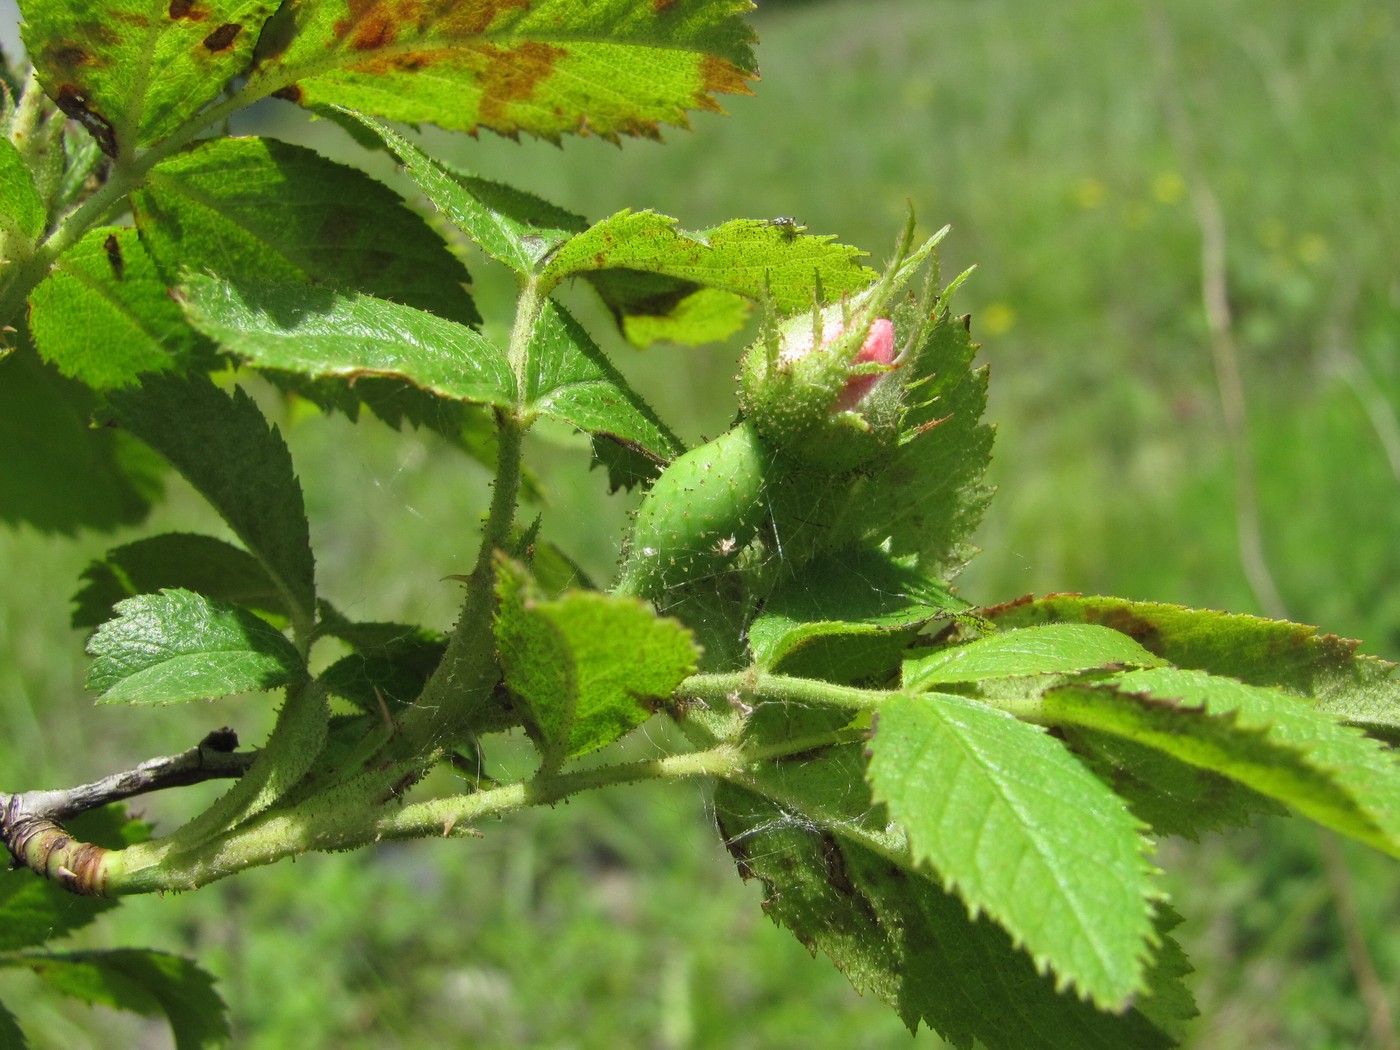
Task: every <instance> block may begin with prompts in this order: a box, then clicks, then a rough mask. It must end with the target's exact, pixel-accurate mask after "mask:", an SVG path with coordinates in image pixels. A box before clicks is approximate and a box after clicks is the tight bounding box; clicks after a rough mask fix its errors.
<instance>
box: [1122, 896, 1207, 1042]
mask: <svg viewBox="0 0 1400 1050" xmlns="http://www.w3.org/2000/svg"><path fill="white" fill-rule="evenodd" d="M1181 921H1182V919H1181V916H1180V915H1178V914H1177V913H1176V911H1175V910H1174V909H1173V908H1172V906H1171V905H1170V904H1165V903H1159V904H1158V905H1157V921H1156V926H1157V941H1158V945H1157V952H1156V955H1155V956H1154V957H1153V959H1152V965H1151V967H1150V968H1149V969H1148V971H1147V991H1146V992H1145V993H1144V994H1143V995H1141V996H1139V997H1138V998H1137V999H1135V1000H1134V1001H1133V1006H1134V1008H1135V1009H1136V1010H1137V1011H1138V1012H1139V1013H1141V1014H1142V1015H1143V1016H1144V1017H1146V1018H1147V1019H1148V1020H1149V1021H1150V1022H1152V1024H1153V1025H1154V1026H1156V1028H1157V1029H1158V1030H1160V1031H1162V1032H1165V1033H1166V1034H1167V1035H1168V1036H1169V1037H1170V1038H1171V1039H1172V1040H1173V1041H1174V1042H1185V1040H1186V1032H1187V1022H1188V1021H1190V1020H1191V1019H1192V1018H1194V1017H1198V1016H1200V1011H1199V1010H1197V1009H1196V997H1195V996H1194V995H1192V994H1191V989H1190V988H1188V987H1187V986H1186V982H1185V978H1186V977H1187V976H1188V975H1189V974H1191V973H1194V972H1195V967H1193V966H1192V965H1191V962H1190V960H1189V959H1187V957H1186V953H1185V952H1184V951H1182V949H1181V945H1180V944H1178V943H1177V942H1176V940H1175V938H1173V937H1172V936H1171V931H1172V930H1174V929H1176V928H1177V927H1178V926H1179V925H1181Z"/></svg>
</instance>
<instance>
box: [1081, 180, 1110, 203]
mask: <svg viewBox="0 0 1400 1050" xmlns="http://www.w3.org/2000/svg"><path fill="white" fill-rule="evenodd" d="M1107 197H1108V187H1107V186H1105V185H1104V184H1103V182H1102V181H1101V180H1099V179H1096V178H1094V177H1093V176H1092V175H1091V176H1088V177H1086V178H1083V179H1080V180H1079V185H1078V186H1076V187H1075V188H1074V199H1075V200H1076V201H1078V202H1079V206H1080V207H1081V208H1098V207H1100V206H1102V205H1103V202H1104V200H1105V199H1106V198H1107Z"/></svg>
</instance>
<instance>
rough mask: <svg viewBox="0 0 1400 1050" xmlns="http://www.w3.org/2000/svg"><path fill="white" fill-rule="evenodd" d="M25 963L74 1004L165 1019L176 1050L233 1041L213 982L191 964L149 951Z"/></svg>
mask: <svg viewBox="0 0 1400 1050" xmlns="http://www.w3.org/2000/svg"><path fill="white" fill-rule="evenodd" d="M22 961H23V962H26V963H28V964H29V965H30V966H31V967H32V968H33V970H34V972H35V973H37V974H38V975H39V976H40V977H42V978H43V979H44V980H45V981H46V982H47V983H48V984H49V985H50V986H52V987H53V988H55V989H57V990H58V991H60V992H62V993H63V994H64V995H68V996H71V997H72V998H74V999H79V1000H81V1001H83V1002H87V1003H96V1004H100V1005H102V1006H110V1007H112V1008H113V1009H116V1010H127V1011H130V1012H132V1013H136V1014H140V1015H141V1016H143V1017H160V1016H162V1015H164V1016H165V1018H166V1019H167V1020H169V1022H170V1030H171V1034H172V1035H174V1037H175V1047H176V1050H202V1048H204V1047H215V1046H220V1045H222V1044H223V1043H225V1042H226V1041H227V1040H228V1037H229V1029H228V1018H227V1016H226V1012H227V1008H226V1007H225V1006H224V1001H223V1000H222V999H221V998H220V997H219V994H218V993H217V992H216V991H214V978H213V977H211V976H210V975H209V974H208V973H206V972H205V971H204V970H202V969H200V968H199V967H198V966H197V965H196V964H195V963H193V962H191V961H190V960H188V959H182V958H180V957H179V956H177V955H169V954H167V953H165V952H158V951H153V950H151V949H146V948H117V949H114V950H111V951H91V952H68V953H64V954H53V955H43V956H35V957H32V958H29V959H24V960H22Z"/></svg>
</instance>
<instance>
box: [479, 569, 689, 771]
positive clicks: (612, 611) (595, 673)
mask: <svg viewBox="0 0 1400 1050" xmlns="http://www.w3.org/2000/svg"><path fill="white" fill-rule="evenodd" d="M496 590H497V595H498V598H499V606H498V610H497V613H496V625H495V630H496V644H497V647H498V649H499V651H500V657H501V667H502V670H503V672H504V675H505V684H506V687H507V688H509V689H510V690H511V692H512V693H513V694H514V695H515V696H516V697H517V698H518V699H519V701H520V703H521V705H522V707H523V708H524V710H525V712H526V715H527V718H528V724H529V725H530V727H531V729H532V731H533V733H534V735H535V736H536V739H537V741H538V742H539V745H540V748H541V751H542V752H543V753H544V754H545V756H546V760H551V759H553V760H561V759H564V758H570V757H573V756H575V755H582V754H585V753H587V752H589V751H594V750H597V749H598V748H600V747H604V746H606V745H607V744H610V743H612V742H613V741H614V740H616V739H618V738H619V737H621V736H622V735H623V734H624V733H626V732H628V731H629V730H631V729H632V728H634V727H635V726H638V725H641V724H642V722H644V721H646V720H647V719H648V718H650V717H651V715H652V713H653V712H654V710H655V708H656V706H657V705H658V704H659V703H660V702H661V701H663V700H665V699H666V698H667V697H669V696H670V695H671V692H672V691H673V690H674V689H675V688H676V686H677V685H679V684H680V683H681V681H682V680H683V679H684V678H686V677H687V676H689V675H691V674H693V673H694V671H695V664H696V660H697V658H698V655H699V654H698V653H697V651H696V648H695V642H694V639H693V638H692V636H691V634H690V632H689V631H687V630H686V629H685V628H684V627H682V626H681V625H680V624H679V623H677V622H676V621H675V620H670V619H665V618H662V617H659V616H657V615H656V612H655V611H654V610H653V609H652V608H651V607H650V606H649V605H647V604H646V603H645V602H642V601H639V600H637V599H634V598H617V597H613V596H611V595H605V594H599V593H596V592H592V591H574V592H570V593H566V594H564V595H563V596H562V597H560V598H556V599H546V598H543V597H542V596H541V595H540V594H539V593H538V591H537V590H536V588H535V586H534V583H533V581H532V580H531V579H530V577H529V575H528V573H526V572H525V570H524V569H523V568H521V567H520V566H518V565H516V564H515V563H513V562H509V561H506V560H500V561H498V563H497V587H496Z"/></svg>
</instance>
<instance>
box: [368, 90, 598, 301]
mask: <svg viewBox="0 0 1400 1050" xmlns="http://www.w3.org/2000/svg"><path fill="white" fill-rule="evenodd" d="M344 112H347V113H349V114H350V116H352V117H355V118H357V119H359V120H361V121H363V122H364V124H365V126H366V127H368V128H369V129H370V130H372V131H373V132H374V134H375V135H377V136H378V137H379V138H380V139H382V140H383V142H384V144H385V145H386V146H388V147H389V149H390V151H391V152H393V153H394V154H395V155H396V156H397V157H398V158H399V160H400V161H401V162H402V163H403V165H404V168H405V169H406V170H407V171H408V174H409V176H410V177H411V178H412V179H413V181H414V182H415V183H417V184H418V188H419V189H420V190H422V191H423V192H424V194H426V195H427V198H428V200H430V201H432V203H433V206H434V207H435V208H437V210H438V211H439V212H440V213H441V214H442V215H443V216H444V217H445V218H446V219H447V220H448V221H449V222H451V223H452V225H454V226H456V227H457V229H459V230H461V231H462V232H463V233H464V234H466V235H467V236H468V237H470V238H471V239H472V240H473V241H474V242H475V243H476V244H477V245H478V246H479V247H480V248H481V250H482V251H484V252H485V253H486V254H487V255H489V256H490V257H491V258H493V259H495V260H496V261H497V262H502V263H505V264H506V265H507V266H509V267H510V268H511V269H512V270H514V271H515V272H516V273H518V274H528V273H531V272H533V271H534V269H535V268H536V266H538V265H539V263H540V262H541V260H543V259H545V258H546V257H548V255H549V254H550V252H552V251H553V250H554V249H555V248H557V247H558V246H559V245H560V244H562V243H563V242H564V241H566V240H568V238H569V237H570V236H572V235H573V234H575V233H578V232H579V231H581V230H584V229H586V228H587V226H588V223H587V221H586V220H585V219H584V218H583V217H582V216H578V215H574V214H572V213H570V212H567V211H565V210H564V209H563V208H557V207H555V206H554V205H553V204H550V203H549V202H548V201H545V200H541V199H540V198H539V197H536V196H534V195H533V194H529V193H525V192H523V191H521V190H517V189H515V188H514V187H513V186H507V185H505V184H503V183H499V182H490V181H488V180H486V179H481V178H477V177H476V176H475V175H470V174H468V173H467V172H464V171H459V170H455V169H453V168H450V167H448V166H447V165H446V164H443V163H441V162H440V161H436V160H433V159H432V158H431V157H429V156H428V155H427V154H425V153H424V152H423V151H422V150H420V149H419V148H418V147H417V146H415V145H414V144H413V143H412V142H410V141H409V140H408V139H406V138H404V137H403V136H402V135H400V134H399V133H398V132H396V131H394V130H393V129H392V128H390V127H388V126H387V125H385V124H382V123H380V122H379V121H377V120H375V119H374V118H372V117H367V116H365V115H363V114H361V113H351V112H350V111H348V110H347V111H344Z"/></svg>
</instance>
